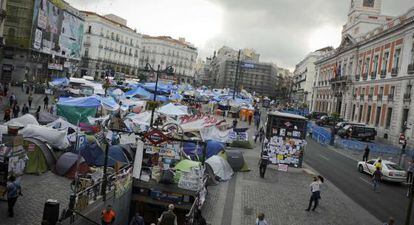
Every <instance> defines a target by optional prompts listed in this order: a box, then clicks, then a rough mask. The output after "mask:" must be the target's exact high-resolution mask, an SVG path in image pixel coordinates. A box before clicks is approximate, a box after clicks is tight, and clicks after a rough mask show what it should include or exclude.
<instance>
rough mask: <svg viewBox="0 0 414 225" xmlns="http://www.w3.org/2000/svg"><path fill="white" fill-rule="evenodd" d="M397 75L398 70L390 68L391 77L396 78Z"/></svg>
mask: <svg viewBox="0 0 414 225" xmlns="http://www.w3.org/2000/svg"><path fill="white" fill-rule="evenodd" d="M397 75H398V68H392V70H391V76H397Z"/></svg>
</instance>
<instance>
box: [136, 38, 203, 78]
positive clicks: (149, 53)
mask: <svg viewBox="0 0 414 225" xmlns="http://www.w3.org/2000/svg"><path fill="white" fill-rule="evenodd" d="M140 54H141V55H140V59H139V67H140V68H145V65H146V64H147V63H149V64H150V65H151V66H152V67H153V68H154V69H157V67H158V65H160V69H161V70H163V69H165V68H166V67H167V66H172V67H173V68H174V73H175V78H176V79H177V81H179V82H182V83H193V82H194V72H195V64H196V60H197V56H198V51H197V48H195V47H194V46H193V45H192V44H191V43H188V42H186V41H185V39H184V38H179V39H178V40H177V39H173V38H171V37H169V36H157V37H153V36H148V35H144V36H143V37H142V48H141V53H140Z"/></svg>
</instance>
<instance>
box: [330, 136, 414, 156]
mask: <svg viewBox="0 0 414 225" xmlns="http://www.w3.org/2000/svg"><path fill="white" fill-rule="evenodd" d="M336 144H337V145H338V146H339V147H341V148H343V149H347V150H352V151H363V150H364V149H365V148H366V146H367V145H368V147H369V149H370V151H371V152H373V153H378V154H390V155H399V154H400V153H401V147H399V146H394V145H389V144H381V143H372V142H362V141H358V140H350V139H342V138H339V139H337V141H336ZM406 154H407V155H408V156H411V157H413V156H414V151H412V150H409V149H406Z"/></svg>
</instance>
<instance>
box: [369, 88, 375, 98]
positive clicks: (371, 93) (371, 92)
mask: <svg viewBox="0 0 414 225" xmlns="http://www.w3.org/2000/svg"><path fill="white" fill-rule="evenodd" d="M369 95H370V96H373V95H374V87H371V88H370V89H369Z"/></svg>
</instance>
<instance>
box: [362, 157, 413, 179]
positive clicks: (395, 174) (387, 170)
mask: <svg viewBox="0 0 414 225" xmlns="http://www.w3.org/2000/svg"><path fill="white" fill-rule="evenodd" d="M377 161H378V159H371V160H368V161H367V162H364V161H359V162H358V171H359V172H361V173H368V174H370V175H372V174H373V173H374V172H375V170H376V168H375V166H374V165H375V164H376V163H377ZM381 172H382V175H383V176H382V179H383V180H386V181H391V182H404V181H405V180H406V176H407V174H406V172H405V171H404V169H403V168H401V167H400V166H399V165H398V164H396V163H393V162H391V161H387V160H382V170H381Z"/></svg>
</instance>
